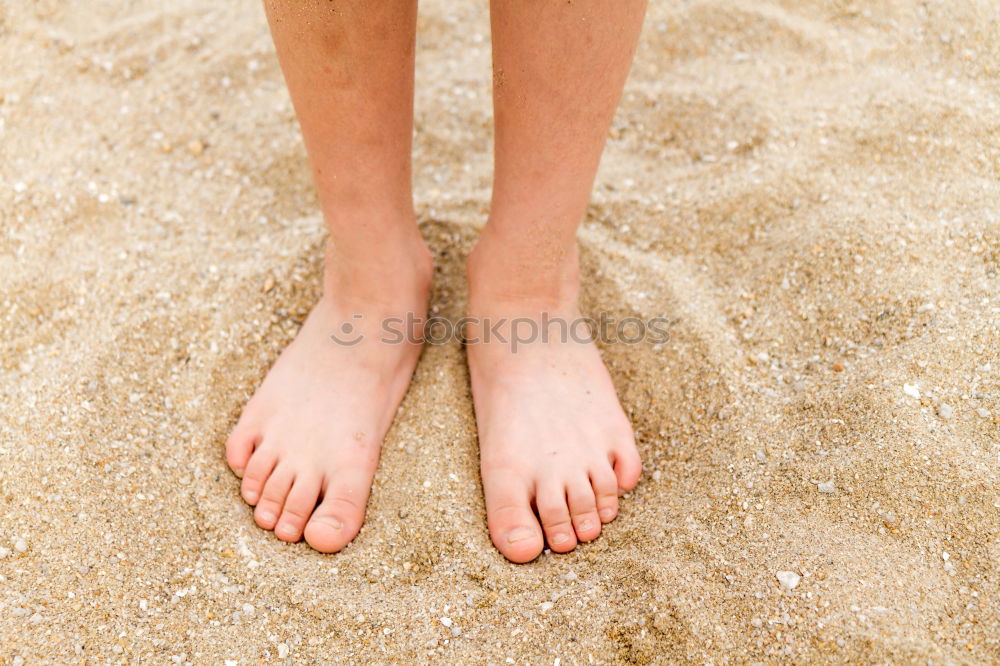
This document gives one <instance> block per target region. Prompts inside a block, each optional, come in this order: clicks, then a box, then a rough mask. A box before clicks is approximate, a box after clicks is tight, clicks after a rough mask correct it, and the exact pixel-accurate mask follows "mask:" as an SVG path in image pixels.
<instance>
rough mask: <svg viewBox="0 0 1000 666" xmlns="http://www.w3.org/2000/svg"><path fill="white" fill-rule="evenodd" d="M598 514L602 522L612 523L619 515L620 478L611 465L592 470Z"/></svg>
mask: <svg viewBox="0 0 1000 666" xmlns="http://www.w3.org/2000/svg"><path fill="white" fill-rule="evenodd" d="M590 483H591V486H592V487H593V489H594V499H595V501H596V503H597V514H598V515H599V516H600V517H601V522H602V523H610V522H611V521H612V520H614V519H615V516H617V515H618V479H617V477H616V476H615V473H614V470H613V469H612V467H611V465H610V464H609V465H602V466H599V467H598V468H596V469H593V470H591V472H590Z"/></svg>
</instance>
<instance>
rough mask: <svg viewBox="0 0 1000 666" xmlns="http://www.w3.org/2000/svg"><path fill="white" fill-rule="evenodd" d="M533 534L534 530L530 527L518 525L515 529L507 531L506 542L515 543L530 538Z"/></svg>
mask: <svg viewBox="0 0 1000 666" xmlns="http://www.w3.org/2000/svg"><path fill="white" fill-rule="evenodd" d="M534 536H535V530H533V529H531V528H530V527H519V528H517V529H516V530H511V531H510V532H507V543H516V542H518V541H524V540H525V539H531V538H532V537H534Z"/></svg>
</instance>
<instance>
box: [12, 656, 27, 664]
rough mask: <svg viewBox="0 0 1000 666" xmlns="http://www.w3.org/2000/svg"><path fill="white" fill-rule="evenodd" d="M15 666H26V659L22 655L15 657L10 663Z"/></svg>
mask: <svg viewBox="0 0 1000 666" xmlns="http://www.w3.org/2000/svg"><path fill="white" fill-rule="evenodd" d="M10 663H11V664H13V666H24V657H22V656H21V655H15V656H14V659H13V660H11V662H10Z"/></svg>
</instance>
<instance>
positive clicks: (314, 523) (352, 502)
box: [305, 472, 370, 553]
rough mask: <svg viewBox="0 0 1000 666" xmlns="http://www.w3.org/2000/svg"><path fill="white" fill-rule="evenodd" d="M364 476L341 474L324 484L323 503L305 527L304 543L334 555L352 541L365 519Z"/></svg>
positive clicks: (367, 491)
mask: <svg viewBox="0 0 1000 666" xmlns="http://www.w3.org/2000/svg"><path fill="white" fill-rule="evenodd" d="M366 478H368V476H367V475H365V474H363V473H360V472H359V473H355V474H347V473H344V472H341V473H340V474H338V475H336V476H335V477H333V478H332V479H331V480H330V481H328V482H327V484H326V488H325V489H324V490H323V501H322V502H320V505H319V506H318V507H316V510H315V511H313V514H312V517H311V518H310V519H309V522H308V523H307V524H306V528H305V537H306V542H308V543H309V545H310V546H312V547H313V548H315V549H316V550H318V551H319V552H321V553H336V552H337V551H339V550H341V549H342V548H343V547H344V546H346V545H347V544H349V543H350V542H351V539H353V538H354V537H355V536H357V534H358V531H360V530H361V523H362V522H363V521H364V519H365V506H366V505H367V504H368V493H369V491H370V486H366V485H364V484H362V483H359V482H358V479H366Z"/></svg>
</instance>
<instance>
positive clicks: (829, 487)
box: [816, 481, 837, 495]
mask: <svg viewBox="0 0 1000 666" xmlns="http://www.w3.org/2000/svg"><path fill="white" fill-rule="evenodd" d="M816 489H817V490H819V491H820V492H821V493H825V494H827V495H832V494H833V493H834V492H836V490H837V489H836V488H835V487H834V485H833V481H824V482H823V483H820V484H817V486H816Z"/></svg>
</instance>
